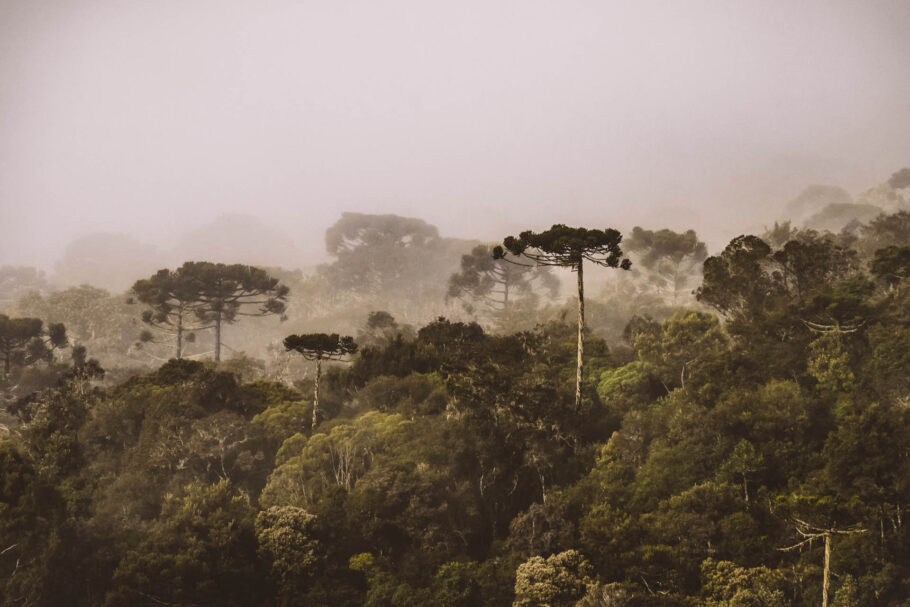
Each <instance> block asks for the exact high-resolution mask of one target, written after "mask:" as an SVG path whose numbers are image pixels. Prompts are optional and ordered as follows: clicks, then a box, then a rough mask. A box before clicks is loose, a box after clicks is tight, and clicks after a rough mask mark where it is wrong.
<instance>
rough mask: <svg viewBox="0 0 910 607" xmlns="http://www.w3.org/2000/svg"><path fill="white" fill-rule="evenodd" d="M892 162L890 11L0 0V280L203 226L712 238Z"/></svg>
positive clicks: (903, 99)
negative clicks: (391, 226)
mask: <svg viewBox="0 0 910 607" xmlns="http://www.w3.org/2000/svg"><path fill="white" fill-rule="evenodd" d="M907 165H910V2H908V1H906V0H893V1H876V0H863V1H859V0H849V1H847V0H844V1H836V0H824V1H822V0H818V1H792V0H778V1H768V0H764V1H758V0H755V1H751V0H750V1H748V2H746V1H735V0H717V1H710V2H708V1H685V0H668V1H665V2H653V1H652V2H645V1H628V2H619V1H610V0H597V1H593V0H592V1H576V0H553V1H549V2H537V1H534V0H517V1H511V0H510V1H496V0H485V1H479V2H478V1H473V0H458V1H451V2H435V1H431V0H408V1H400V0H389V1H386V0H365V1H356V2H355V1H348V0H329V1H324V2H310V1H306V0H297V1H293V2H292V1H287V2H283V1H280V0H270V1H267V2H253V1H249V2H239V1H233V0H207V1H206V0H155V1H154V2H151V1H148V0H136V1H126V0H124V1H113V0H109V1H95V0H78V1H76V0H72V1H64V0H0V264H2V263H22V264H43V265H47V264H49V263H50V262H52V261H53V260H54V259H55V258H56V257H57V256H58V255H59V254H60V252H61V251H62V249H63V247H64V246H65V244H66V243H67V242H68V241H69V240H71V239H72V238H73V237H75V236H77V235H79V234H82V233H86V232H94V231H107V232H110V231H122V232H126V233H129V234H133V235H137V236H139V237H141V238H143V239H144V240H146V241H148V242H151V243H154V244H157V245H166V244H167V243H168V242H169V239H170V238H176V237H177V236H178V235H179V233H181V232H183V231H186V230H188V229H190V228H194V227H196V226H198V225H199V224H202V223H204V222H206V221H209V220H211V219H214V218H215V217H217V216H218V215H220V214H223V213H247V214H255V215H257V216H259V217H260V218H261V219H262V221H263V222H265V223H266V224H268V225H271V226H276V227H280V228H281V229H283V230H285V231H286V232H287V233H289V234H290V235H292V236H293V237H295V238H296V239H298V240H299V246H300V248H301V249H302V250H304V251H313V252H318V251H321V250H322V248H323V243H322V234H323V232H324V230H325V228H326V227H328V226H329V225H330V224H332V223H333V222H334V221H335V220H336V219H337V218H338V216H339V214H340V212H341V211H343V210H351V211H362V212H376V213H379V212H383V213H398V214H403V215H412V216H418V217H421V218H423V219H425V220H427V221H429V222H431V223H434V224H436V225H438V226H439V227H440V229H441V231H442V233H443V234H445V235H451V236H461V237H477V238H483V239H490V240H492V239H497V238H499V237H502V236H503V235H504V233H511V232H515V231H520V230H521V229H525V228H529V227H535V228H542V227H548V226H549V225H550V224H552V223H555V222H564V223H573V224H583V225H587V226H589V227H607V226H611V225H616V226H628V225H631V224H632V223H644V224H645V225H647V226H649V227H663V226H664V225H665V224H669V225H671V226H672V227H680V228H682V227H689V226H692V227H696V228H702V227H704V229H708V228H710V229H717V228H719V227H720V228H723V227H725V226H727V225H729V226H732V227H730V228H729V229H730V230H731V231H732V230H735V229H736V228H737V227H740V226H742V225H743V224H744V223H745V222H746V221H747V220H748V218H749V217H751V216H753V215H752V210H754V208H755V206H756V205H765V207H766V208H767V206H769V205H779V204H780V203H783V202H785V201H786V200H787V199H789V198H792V197H794V196H795V195H796V194H797V193H798V192H799V190H800V189H802V187H803V186H805V185H808V184H810V183H833V184H837V185H841V186H844V187H846V188H847V189H848V190H850V191H852V192H854V193H856V192H857V191H858V190H862V189H865V188H866V187H869V186H872V185H875V184H876V183H879V182H881V181H883V180H884V179H886V178H887V177H888V176H889V175H890V174H891V173H892V172H894V171H895V170H897V169H898V168H901V167H902V166H907ZM734 235H735V234H730V236H734ZM289 265H291V264H289Z"/></svg>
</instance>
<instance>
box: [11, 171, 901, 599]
mask: <svg viewBox="0 0 910 607" xmlns="http://www.w3.org/2000/svg"><path fill="white" fill-rule="evenodd" d="M902 174H903V173H898V174H896V175H895V177H893V178H892V181H894V183H892V184H891V185H892V186H893V187H892V190H893V191H894V192H897V193H898V194H895V196H898V195H899V194H900V192H906V189H905V185H906V184H904V183H903V182H902V181H900V176H901V175H902ZM900 195H903V194H900ZM901 200H903V199H901ZM830 206H836V205H829V207H830ZM829 207H825V212H826V213H827V214H824V221H825V222H829V221H831V217H832V216H840V217H841V218H842V219H844V217H843V216H842V215H838V213H842V211H843V209H840V210H839V209H838V208H834V209H832V208H829ZM819 221H821V220H819ZM521 227H522V226H518V228H519V229H521ZM601 227H603V226H591V228H601ZM836 228H837V229H836V230H834V231H829V226H828V224H825V227H818V226H817V227H813V225H812V224H811V222H810V223H809V224H804V225H801V226H799V227H797V226H794V225H791V224H790V223H789V222H784V223H780V224H775V225H774V226H773V227H772V228H769V229H768V230H766V231H764V232H763V233H760V234H755V235H748V234H747V235H740V236H736V237H735V238H733V239H732V240H730V241H729V244H727V245H726V246H725V247H724V248H723V249H722V250H719V251H717V252H714V253H713V254H709V252H708V249H707V247H706V246H705V243H704V242H702V241H701V240H700V239H699V237H698V235H697V234H696V232H695V231H688V232H674V231H672V230H668V229H659V230H650V229H644V228H642V227H636V228H634V229H633V230H630V231H628V232H627V233H626V234H625V237H624V238H623V235H622V234H620V233H619V232H616V231H615V230H610V229H607V230H605V231H600V230H595V229H589V230H581V231H572V230H574V229H573V228H566V227H565V226H558V225H557V226H554V227H553V228H552V230H551V231H548V232H546V233H542V234H534V233H531V232H525V233H521V234H520V235H519V236H518V237H507V238H505V239H504V240H505V242H504V243H503V245H502V246H499V247H498V248H497V245H498V244H499V243H478V242H475V241H461V240H456V239H448V238H443V237H441V236H440V235H439V233H438V230H436V228H434V227H433V226H429V225H428V224H426V223H424V222H422V221H421V220H418V219H408V218H400V217H396V216H393V215H384V216H378V215H377V216H372V215H359V214H353V213H346V214H344V215H343V216H342V219H341V220H340V221H339V222H338V223H337V224H336V225H335V226H333V227H332V228H330V229H329V231H328V233H327V248H328V250H329V252H330V255H331V256H332V261H331V262H329V263H326V264H324V265H322V266H320V267H319V268H317V269H315V271H312V272H308V273H305V272H301V271H297V270H285V269H281V268H252V267H250V266H243V265H236V264H235V265H225V264H218V263H214V262H204V263H203V262H187V263H186V264H184V265H182V266H180V267H175V268H170V269H165V270H161V271H160V272H158V273H156V274H153V275H151V276H143V275H138V276H136V277H135V281H136V282H135V284H134V286H133V288H132V289H130V290H129V291H128V292H125V293H120V294H116V293H114V294H111V293H109V292H107V291H104V290H103V289H99V288H96V287H92V286H90V285H83V286H80V287H72V288H69V289H54V288H51V286H49V285H48V284H47V283H46V282H43V281H44V279H43V278H42V277H41V276H40V275H39V273H37V272H34V271H27V270H26V269H21V268H20V269H16V268H3V270H2V271H0V274H2V276H0V279H2V282H0V284H3V285H4V287H3V288H4V291H5V293H8V294H12V293H15V294H16V297H15V298H12V297H5V298H4V300H5V301H7V302H8V303H7V304H6V305H5V307H4V308H3V310H0V311H2V312H3V314H0V362H2V365H0V366H2V368H0V370H2V371H3V376H2V388H3V392H2V394H3V398H4V408H5V411H4V417H3V419H2V420H0V421H2V422H3V427H2V429H3V432H2V433H0V474H2V480H0V605H2V606H13V605H15V606H45V605H48V606H54V605H73V606H83V605H84V606H94V605H98V606H110V607H113V606H121V605H143V606H145V605H148V606H152V605H181V606H190V605H219V606H232V605H235V606H246V605H262V606H269V605H274V606H293V605H326V606H336V605H338V606H340V605H368V606H372V607H386V606H388V607H391V606H396V607H397V606H407V607H423V606H426V607H429V606H453V607H454V606H472V605H492V606H498V605H501V606H509V605H514V606H522V607H525V606H527V607H530V606H545V605H549V606H572V605H578V606H585V607H593V606H603V607H606V606H610V607H617V606H628V607H632V606H652V605H654V606H657V605H660V606H673V605H678V606H705V607H713V606H717V607H719V606H736V607H753V606H762V607H777V606H781V607H783V606H788V605H794V606H809V605H820V604H822V605H831V606H837V607H847V606H866V605H870V606H878V605H881V606H899V605H910V598H908V597H910V524H908V525H905V524H904V522H905V519H906V517H907V510H908V508H910V381H908V377H910V213H908V212H907V211H906V210H897V211H894V212H881V213H879V214H877V215H875V216H874V217H872V218H871V219H868V220H866V221H859V220H857V219H856V217H852V216H851V217H847V218H846V219H844V221H842V222H841V223H840V224H837V225H836ZM579 230H580V229H579ZM543 235H548V236H547V238H544V237H543ZM579 239H581V240H583V244H584V246H582V245H580V244H578V243H579V242H580V240H579ZM535 247H537V248H536V249H535ZM548 247H549V248H548ZM573 247H575V248H573ZM591 247H595V248H593V249H592V248H591ZM597 247H600V248H599V249H598V248H597ZM533 251H537V253H535V255H536V257H535V255H532V254H531V253H532V252H533ZM541 251H543V253H541ZM554 251H555V252H554ZM592 251H595V252H592ZM544 254H546V255H550V257H547V258H546V259H549V260H550V261H552V260H553V259H557V260H558V263H556V262H554V263H547V264H545V265H547V266H549V267H539V265H540V260H541V259H542V258H543V257H542V256H544ZM598 254H601V255H603V257H599V258H598V257H596V255H598ZM559 255H562V257H559ZM554 256H555V257H554ZM582 258H584V259H585V260H588V261H585V264H586V265H584V266H583V267H584V271H585V274H584V281H585V283H584V288H585V293H586V298H587V299H586V305H587V308H586V309H585V310H586V314H587V316H586V319H587V320H586V322H584V323H582V322H577V320H580V319H581V312H582V306H578V305H577V297H578V294H580V293H581V290H582V277H581V272H580V270H581V268H582ZM592 260H593V261H592ZM598 260H600V261H602V262H603V263H601V264H600V265H604V266H606V269H605V270H602V271H600V273H598V272H597V271H595V270H597V268H596V266H597V263H598ZM589 268H591V269H589ZM573 270H574V272H575V274H574V275H573V273H572V271H573ZM576 278H577V287H576V285H575V283H576ZM560 281H562V282H565V283H566V284H567V285H568V284H569V281H571V284H572V286H571V288H566V289H565V290H564V292H562V293H560V291H559V287H560ZM576 290H577V293H576ZM577 317H578V318H577ZM579 330H581V331H582V332H583V341H582V340H581V339H580V338H579V335H578V332H579ZM320 331H325V333H320ZM582 345H583V348H582ZM582 350H583V365H582ZM219 358H220V360H219ZM317 369H318V372H317ZM576 379H577V380H578V383H577V385H576Z"/></svg>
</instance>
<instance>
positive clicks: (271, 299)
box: [178, 261, 288, 361]
mask: <svg viewBox="0 0 910 607" xmlns="http://www.w3.org/2000/svg"><path fill="white" fill-rule="evenodd" d="M178 272H179V273H180V274H181V275H182V276H183V278H182V280H187V281H189V282H190V283H192V284H193V285H194V288H196V289H197V290H198V294H197V295H196V302H195V304H194V306H193V309H194V311H195V313H196V316H197V318H199V320H201V321H203V322H206V323H209V324H211V326H212V327H213V328H214V329H215V360H216V361H220V360H221V328H222V325H224V324H225V323H228V324H230V323H233V322H235V321H236V320H237V317H239V316H266V315H269V314H280V315H283V314H284V310H285V301H286V300H287V295H288V287H287V286H285V285H283V284H281V283H280V282H279V281H278V279H277V278H274V277H272V276H271V275H270V274H269V273H268V272H266V271H265V270H262V269H260V268H255V267H253V266H247V265H243V264H231V265H226V264H223V263H211V262H207V261H188V262H186V263H185V264H183V265H182V266H181V267H180V269H179V270H178Z"/></svg>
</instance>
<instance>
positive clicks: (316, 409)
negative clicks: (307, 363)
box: [313, 358, 322, 432]
mask: <svg viewBox="0 0 910 607" xmlns="http://www.w3.org/2000/svg"><path fill="white" fill-rule="evenodd" d="M321 375H322V359H321V358H317V359H316V385H315V387H314V388H313V432H315V431H316V424H318V423H319V378H320V376H321Z"/></svg>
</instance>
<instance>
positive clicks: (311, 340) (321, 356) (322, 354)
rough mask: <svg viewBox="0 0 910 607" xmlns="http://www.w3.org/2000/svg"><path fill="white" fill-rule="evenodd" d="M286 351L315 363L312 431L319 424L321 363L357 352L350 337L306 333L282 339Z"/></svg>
mask: <svg viewBox="0 0 910 607" xmlns="http://www.w3.org/2000/svg"><path fill="white" fill-rule="evenodd" d="M284 347H285V349H286V350H288V351H291V350H293V351H294V352H297V353H299V354H301V355H302V356H303V357H304V358H305V359H307V360H313V361H316V382H315V387H314V388H313V429H314V430H315V429H316V424H318V423H319V379H320V377H321V376H322V361H324V360H337V361H341V360H344V357H346V356H349V355H351V354H354V353H355V352H357V344H356V343H354V338H353V337H350V336H347V335H346V336H339V335H338V334H337V333H332V334H331V335H327V334H325V333H307V334H304V335H288V336H287V337H285V338H284Z"/></svg>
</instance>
